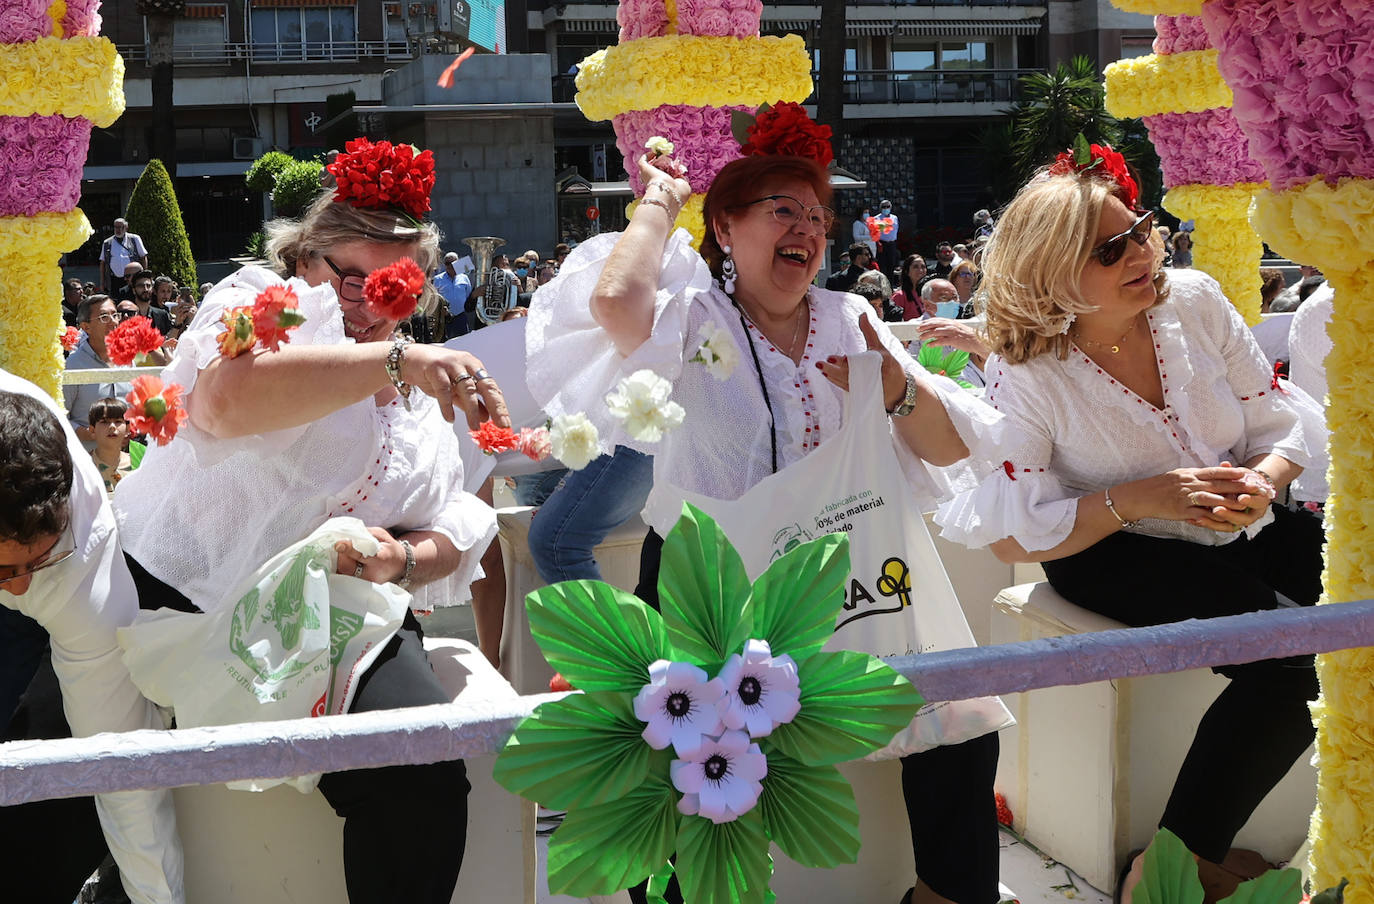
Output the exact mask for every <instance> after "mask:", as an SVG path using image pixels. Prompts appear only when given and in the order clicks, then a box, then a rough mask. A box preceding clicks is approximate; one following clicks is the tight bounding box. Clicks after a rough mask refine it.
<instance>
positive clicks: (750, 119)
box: [730, 110, 758, 147]
mask: <svg viewBox="0 0 1374 904" xmlns="http://www.w3.org/2000/svg"><path fill="white" fill-rule="evenodd" d="M757 120H758V117H757V116H755V115H754V114H753V113H750V112H748V111H747V110H731V111H730V135H731V136H732V137H733V138H734V139H735V143H736V144H738V145H739V146H740V147H744V145H745V144H746V143H747V142H748V141H749V127H750V126H752V125H753V124H754V123H755V122H756V121H757Z"/></svg>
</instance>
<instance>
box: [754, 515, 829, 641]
mask: <svg viewBox="0 0 1374 904" xmlns="http://www.w3.org/2000/svg"><path fill="white" fill-rule="evenodd" d="M848 579H849V537H847V536H846V535H844V534H826V535H825V536H823V537H819V538H817V539H815V540H808V541H807V542H805V543H803V544H802V545H801V546H798V547H797V548H796V549H794V550H792V551H791V552H789V553H787V554H786V555H784V556H782V557H780V558H778V559H777V560H775V561H774V562H773V564H771V565H769V566H768V570H767V571H765V572H764V573H763V574H761V575H759V579H758V580H757V581H755V582H754V595H753V598H754V633H753V635H752V636H753V637H757V638H759V639H761V640H766V641H768V646H769V648H770V649H771V650H772V652H773V655H774V656H778V655H781V654H783V653H786V654H787V655H788V656H791V657H792V658H793V659H795V660H797V662H798V663H800V662H801V660H802V659H804V658H806V657H807V656H810V655H812V654H813V653H819V652H820V649H821V647H822V646H824V644H825V642H826V641H827V640H829V639H830V635H831V634H833V633H835V615H836V613H837V612H839V609H840V606H842V605H843V604H844V587H845V582H846V581H847V580H848Z"/></svg>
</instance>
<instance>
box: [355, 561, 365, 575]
mask: <svg viewBox="0 0 1374 904" xmlns="http://www.w3.org/2000/svg"><path fill="white" fill-rule="evenodd" d="M353 576H354V577H355V578H360V577H362V576H363V563H362V562H359V563H358V567H357V568H354V569H353Z"/></svg>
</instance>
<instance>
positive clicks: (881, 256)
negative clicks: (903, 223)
mask: <svg viewBox="0 0 1374 904" xmlns="http://www.w3.org/2000/svg"><path fill="white" fill-rule="evenodd" d="M876 219H877V221H878V226H879V227H880V228H881V229H882V231H881V232H880V233H879V234H878V257H877V260H878V269H879V270H882V271H883V274H884V275H889V276H890V275H892V274H894V273H896V272H897V264H898V262H899V261H900V260H901V254H900V253H899V252H898V251H897V223H898V220H897V215H896V214H895V213H893V212H892V202H891V201H888V200H887V199H884V200H883V202H882V203H881V204H879V205H878V216H877V218H876Z"/></svg>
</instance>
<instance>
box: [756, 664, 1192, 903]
mask: <svg viewBox="0 0 1374 904" xmlns="http://www.w3.org/2000/svg"><path fill="white" fill-rule="evenodd" d="M799 671H800V678H801V712H799V713H798V714H797V717H796V718H795V719H793V720H792V721H791V722H789V723H787V724H786V725H780V726H778V727H777V728H776V729H774V731H773V734H771V735H770V736H769V740H770V742H771V744H772V746H774V747H775V748H776V749H778V750H780V751H781V752H782V753H784V754H786V755H787V756H790V757H792V758H793V759H795V760H799V761H800V762H802V763H806V764H807V765H812V766H821V765H834V764H835V763H843V762H847V761H848V760H854V759H858V758H859V757H862V756H865V755H867V754H869V753H871V752H872V751H874V750H877V749H878V748H880V747H882V746H884V745H885V744H887V743H888V742H889V741H891V740H892V737H893V735H895V734H896V733H897V732H898V731H899V730H901V729H902V728H904V727H906V725H907V724H908V723H910V722H911V720H912V719H913V718H914V717H915V715H916V710H917V709H919V708H920V706H921V703H922V700H921V695H920V694H919V693H917V692H916V688H914V687H912V686H911V682H909V681H907V680H906V679H905V678H903V677H902V676H901V675H899V674H897V673H896V672H894V671H893V670H892V669H891V668H889V667H888V666H887V665H885V664H884V663H883V662H881V661H880V660H878V659H876V658H874V657H872V656H869V655H868V654H867V653H856V652H854V651H852V650H843V651H840V652H838V653H817V654H816V655H814V656H812V657H811V658H810V659H808V660H807V661H806V665H805V666H804V667H803V668H801V669H800V670H799ZM1170 904H1174V902H1170Z"/></svg>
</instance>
